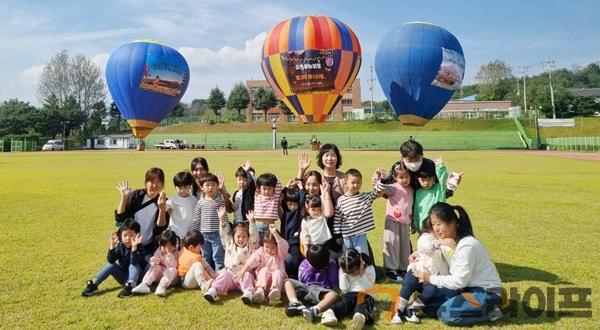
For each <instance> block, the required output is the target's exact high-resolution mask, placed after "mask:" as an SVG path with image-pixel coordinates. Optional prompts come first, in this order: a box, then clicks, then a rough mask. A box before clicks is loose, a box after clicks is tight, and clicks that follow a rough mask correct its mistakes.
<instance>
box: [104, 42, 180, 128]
mask: <svg viewBox="0 0 600 330" xmlns="http://www.w3.org/2000/svg"><path fill="white" fill-rule="evenodd" d="M189 81H190V69H189V67H188V64H187V62H186V60H185V58H183V56H182V55H181V54H180V53H179V52H178V51H176V50H175V49H173V48H171V47H169V46H166V45H165V44H163V43H161V42H158V41H154V40H135V41H132V42H129V43H126V44H124V45H122V46H121V47H119V48H118V49H117V50H115V51H114V52H113V53H112V54H111V55H110V58H109V59H108V63H107V64H106V83H107V85H108V89H109V91H110V94H111V95H112V98H113V101H114V102H115V104H116V105H117V107H118V108H119V111H121V114H122V115H123V117H124V118H125V119H127V123H129V126H131V129H132V131H133V135H134V136H135V137H137V138H141V139H143V138H145V137H146V136H148V134H149V133H150V132H151V131H152V129H154V127H156V126H157V125H158V123H160V121H161V120H162V119H163V118H164V117H165V116H166V115H167V114H168V113H169V111H171V110H172V109H173V108H174V107H175V106H176V105H177V103H178V102H179V100H180V99H181V97H182V96H183V94H184V93H185V91H186V89H187V86H188V83H189Z"/></svg>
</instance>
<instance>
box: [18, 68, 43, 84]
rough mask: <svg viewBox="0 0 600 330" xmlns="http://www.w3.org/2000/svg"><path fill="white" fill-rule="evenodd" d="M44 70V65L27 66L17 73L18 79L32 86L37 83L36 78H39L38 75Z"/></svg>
mask: <svg viewBox="0 0 600 330" xmlns="http://www.w3.org/2000/svg"><path fill="white" fill-rule="evenodd" d="M43 70H44V65H36V66H32V67H30V68H27V69H25V70H23V72H21V74H19V80H20V81H21V82H22V83H24V84H29V85H32V86H35V85H37V82H38V80H39V79H40V75H41V74H42V71H43Z"/></svg>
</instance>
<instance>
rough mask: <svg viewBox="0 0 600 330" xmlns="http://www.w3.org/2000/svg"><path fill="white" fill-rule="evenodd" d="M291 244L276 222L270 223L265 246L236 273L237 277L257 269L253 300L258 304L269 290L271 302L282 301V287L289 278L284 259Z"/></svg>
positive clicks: (240, 277) (275, 303)
mask: <svg viewBox="0 0 600 330" xmlns="http://www.w3.org/2000/svg"><path fill="white" fill-rule="evenodd" d="M288 248H289V245H288V243H287V242H286V240H285V239H283V238H282V237H281V235H279V233H278V232H277V229H275V225H274V224H270V225H269V231H268V232H267V234H266V235H264V237H263V246H262V247H261V248H259V249H258V250H256V251H255V252H254V253H253V254H252V256H251V257H250V259H249V260H248V262H247V263H246V265H245V266H244V267H243V268H242V269H241V270H240V271H239V272H238V273H237V274H236V275H235V279H236V280H239V279H242V278H244V275H245V274H246V273H247V272H248V271H250V270H253V269H256V270H257V280H256V291H255V292H254V296H253V297H252V300H253V301H254V302H256V303H258V304H261V303H263V302H264V301H265V292H268V298H269V304H270V305H277V304H279V303H280V301H281V289H282V288H283V282H284V281H285V279H286V278H287V274H286V272H285V264H284V262H283V261H284V259H285V257H286V256H287V254H288Z"/></svg>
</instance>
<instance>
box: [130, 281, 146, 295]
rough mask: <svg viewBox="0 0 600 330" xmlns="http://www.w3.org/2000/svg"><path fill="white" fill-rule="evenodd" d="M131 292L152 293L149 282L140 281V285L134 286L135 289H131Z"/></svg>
mask: <svg viewBox="0 0 600 330" xmlns="http://www.w3.org/2000/svg"><path fill="white" fill-rule="evenodd" d="M131 292H133V293H139V294H146V293H150V287H149V286H148V284H146V283H144V282H142V283H140V285H138V286H136V287H135V288H133V290H131Z"/></svg>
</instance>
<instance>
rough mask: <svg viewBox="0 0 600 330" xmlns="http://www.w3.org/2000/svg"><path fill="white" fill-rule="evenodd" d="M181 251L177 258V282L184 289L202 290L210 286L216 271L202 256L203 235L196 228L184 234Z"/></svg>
mask: <svg viewBox="0 0 600 330" xmlns="http://www.w3.org/2000/svg"><path fill="white" fill-rule="evenodd" d="M182 244H183V246H182V248H181V253H179V259H177V275H178V276H179V283H180V284H181V287H182V288H184V289H195V288H200V290H202V291H206V289H207V288H208V287H209V286H210V282H211V281H212V279H214V278H215V277H217V273H215V271H214V270H213V269H212V267H210V265H209V264H208V263H207V262H206V260H204V258H202V255H201V254H200V252H201V251H202V244H204V237H202V233H200V232H199V231H197V230H190V231H189V232H188V233H187V234H185V236H184V238H183V242H182Z"/></svg>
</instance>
